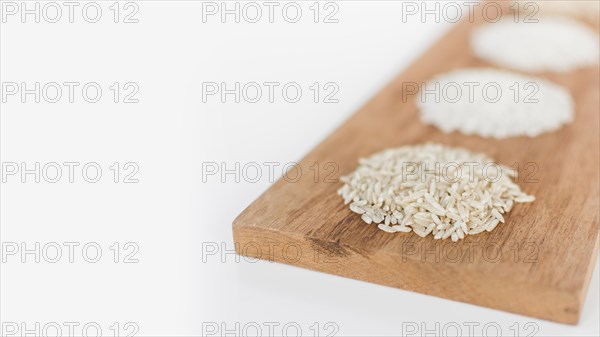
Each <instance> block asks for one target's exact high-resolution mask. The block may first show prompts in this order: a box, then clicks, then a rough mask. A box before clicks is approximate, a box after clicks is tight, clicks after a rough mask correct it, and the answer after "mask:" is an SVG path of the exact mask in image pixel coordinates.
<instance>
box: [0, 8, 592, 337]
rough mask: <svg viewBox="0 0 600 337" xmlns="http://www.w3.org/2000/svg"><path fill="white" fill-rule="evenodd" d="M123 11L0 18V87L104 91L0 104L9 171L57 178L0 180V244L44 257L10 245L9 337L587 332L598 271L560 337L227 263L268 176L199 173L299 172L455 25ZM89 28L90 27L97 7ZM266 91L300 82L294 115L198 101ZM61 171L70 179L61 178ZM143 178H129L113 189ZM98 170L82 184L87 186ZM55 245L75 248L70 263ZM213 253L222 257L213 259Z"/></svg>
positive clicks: (548, 326)
mask: <svg viewBox="0 0 600 337" xmlns="http://www.w3.org/2000/svg"><path fill="white" fill-rule="evenodd" d="M3 3H6V2H5V1H3ZM134 3H135V5H137V6H138V7H139V11H138V12H137V13H136V14H135V15H134V16H133V17H132V18H134V19H137V20H138V21H139V22H137V23H124V22H123V21H124V20H125V18H124V16H125V15H126V14H128V13H131V12H132V10H133V8H134V7H128V8H125V7H124V4H123V3H121V4H120V5H119V8H120V15H119V17H118V18H117V21H119V22H118V23H114V22H113V21H114V18H115V17H114V15H115V11H114V10H111V9H110V8H109V6H111V5H112V4H113V2H112V1H110V2H99V4H100V6H101V8H102V10H103V11H102V16H101V17H100V20H99V21H98V22H97V23H88V22H86V21H85V20H84V18H83V16H82V14H81V8H82V6H83V5H85V2H81V3H78V4H79V7H76V9H75V12H74V17H73V18H74V21H75V22H73V23H71V22H69V18H68V8H67V7H64V6H62V9H63V17H62V19H61V20H60V21H59V22H58V23H54V24H52V23H48V22H45V20H44V17H42V18H41V20H40V21H41V22H40V23H36V22H35V18H34V17H33V16H28V17H26V22H25V23H23V22H21V18H20V16H19V14H20V13H19V14H17V15H14V16H8V17H6V18H3V19H6V20H3V22H2V24H1V26H0V30H1V34H0V42H1V45H0V49H1V52H0V63H1V69H0V70H1V71H0V76H1V81H2V82H3V83H5V82H15V83H21V82H26V83H27V84H28V86H29V87H30V88H31V87H33V85H34V84H35V82H40V83H41V85H42V86H43V85H44V84H46V83H49V82H57V83H63V82H79V83H81V86H83V84H85V83H88V82H96V83H98V84H99V85H100V86H101V88H102V90H103V92H102V96H101V99H100V100H99V101H98V102H97V103H88V102H86V101H85V100H84V98H83V96H82V95H81V90H80V89H81V86H79V87H78V88H76V89H75V95H74V100H75V102H73V103H70V102H69V101H68V96H67V94H68V93H67V91H66V90H67V89H66V87H63V89H64V90H63V97H62V99H61V100H60V101H59V102H58V103H48V102H46V101H45V100H44V98H43V97H42V98H41V101H40V103H36V102H34V97H33V95H28V96H26V99H25V101H24V102H23V101H22V99H21V97H20V96H19V94H17V95H13V96H7V99H6V102H4V103H2V106H1V161H2V162H3V164H5V165H6V163H17V164H18V165H20V164H21V163H26V165H27V168H28V169H32V168H34V165H35V163H36V162H39V163H40V165H41V167H43V166H44V165H46V164H48V163H58V164H59V165H61V166H62V168H63V170H62V174H63V175H62V177H61V178H60V179H59V181H58V182H56V183H51V182H50V181H49V179H52V178H53V177H54V176H55V173H53V172H54V171H52V170H49V171H48V172H47V173H48V176H41V177H40V182H39V183H36V182H35V178H36V177H35V175H34V174H29V175H26V176H25V182H23V181H22V178H21V176H20V174H19V173H20V172H19V173H18V174H16V175H10V176H7V177H6V181H5V182H3V183H2V185H1V187H2V191H1V213H0V215H1V219H0V220H1V232H0V234H1V240H2V243H3V245H4V246H3V248H4V249H7V248H8V247H9V246H10V245H11V243H16V244H18V245H19V244H21V243H25V247H26V248H28V249H33V248H35V244H36V242H39V243H40V247H41V248H40V250H42V252H41V253H39V254H38V255H39V257H40V262H39V263H36V262H35V257H36V256H35V254H33V253H31V254H26V255H25V256H24V257H23V256H22V254H21V253H22V252H21V251H19V252H18V253H17V254H16V255H9V254H7V253H6V252H4V250H3V259H4V260H5V261H3V263H2V265H1V277H0V281H1V287H0V290H1V293H0V295H1V307H0V309H1V320H2V322H4V324H5V326H4V328H7V325H6V324H7V322H8V324H9V325H10V326H13V324H17V325H19V329H21V328H22V326H21V323H25V324H26V326H25V327H26V328H28V329H33V328H35V323H36V322H39V324H40V329H42V328H44V326H45V327H47V328H48V329H49V330H48V331H54V330H53V329H51V326H52V324H49V323H50V322H56V323H57V324H59V325H61V326H62V335H63V336H67V335H68V333H69V331H68V328H67V327H66V325H65V324H69V323H67V322H74V324H78V326H76V327H75V328H74V331H75V333H76V334H78V335H80V334H82V328H83V326H84V325H86V324H88V327H90V326H92V327H91V328H89V330H88V333H89V334H90V335H94V329H93V326H95V325H94V324H95V323H97V325H98V326H100V327H101V329H102V333H103V335H106V336H113V335H114V334H115V333H118V335H121V336H124V335H126V333H127V332H131V331H133V330H134V328H135V327H137V328H139V331H138V332H137V336H197V335H201V334H202V333H203V332H205V333H206V332H208V330H207V329H209V328H210V327H214V326H215V325H216V326H218V327H219V331H217V332H216V334H217V335H224V333H225V332H226V331H223V328H226V329H228V330H233V332H235V329H236V324H239V330H238V331H237V333H238V334H239V333H243V332H244V330H243V328H244V327H246V328H247V330H245V331H247V332H248V333H249V334H254V333H255V329H254V328H252V327H253V326H254V325H256V324H257V325H259V326H261V329H262V334H263V335H268V334H269V329H268V327H267V325H268V324H269V323H268V322H274V324H276V326H275V327H274V332H275V333H276V334H277V335H281V334H285V331H284V330H283V326H284V325H286V324H288V325H287V326H288V327H289V329H288V330H287V332H288V334H289V335H292V336H293V335H295V330H294V327H300V328H301V329H302V332H303V334H304V335H307V336H313V335H315V334H317V335H321V336H325V335H327V333H328V332H332V331H334V328H336V329H337V330H336V331H337V334H336V335H337V336H349V335H369V336H372V335H400V334H402V333H403V331H404V332H406V331H407V330H406V329H408V328H409V325H410V326H413V324H416V326H417V327H418V331H417V333H416V335H418V336H421V335H425V333H426V332H427V331H425V330H428V331H429V334H430V335H432V334H436V331H437V334H440V333H441V334H443V333H446V332H447V334H449V335H454V334H455V331H456V330H455V328H454V327H455V326H456V325H458V326H459V327H460V328H461V332H462V334H463V335H465V336H468V335H469V328H468V325H469V324H470V323H469V322H475V324H476V325H475V327H474V328H473V329H474V330H473V331H474V332H475V334H476V335H481V334H485V331H483V329H482V327H483V326H484V325H485V324H488V326H490V328H489V330H487V332H488V334H489V335H491V336H494V335H496V332H495V329H494V326H496V327H499V328H500V329H501V330H502V334H503V335H506V336H513V335H515V334H517V335H521V336H526V335H527V334H528V332H532V331H533V327H537V333H536V335H537V336H554V335H556V336H558V335H563V336H566V335H569V336H571V335H572V336H575V335H577V336H593V335H596V336H597V335H599V334H600V331H599V330H600V328H599V326H598V317H599V315H600V313H599V310H598V307H599V303H598V302H599V280H598V267H596V269H595V272H594V274H593V279H592V282H591V285H590V289H589V292H588V295H587V299H586V301H585V305H584V308H583V312H582V314H581V321H580V323H579V324H578V325H576V326H568V325H562V324H556V323H551V322H547V321H542V320H536V319H533V318H528V317H524V316H519V315H514V314H509V313H505V312H501V311H496V310H492V309H487V308H482V307H477V306H473V305H468V304H463V303H458V302H453V301H448V300H443V299H439V298H435V297H431V296H426V295H421V294H417V293H413V292H408V291H402V290H398V289H393V288H387V287H383V286H379V285H374V284H369V283H365V282H359V281H355V280H349V279H344V278H340V277H336V276H331V275H327V274H322V273H317V272H313V271H308V270H303V269H299V268H294V267H291V266H287V265H282V264H277V263H270V262H265V261H259V262H255V261H249V260H246V259H244V258H239V257H236V256H235V255H234V254H232V253H231V251H232V250H233V243H232V231H231V223H232V220H233V219H234V218H235V217H236V216H237V215H238V214H239V213H240V212H241V211H242V210H243V209H244V208H245V207H246V206H247V205H248V204H249V203H250V202H251V201H252V200H254V199H255V198H256V197H258V196H259V195H260V194H261V193H262V192H263V191H264V190H265V189H266V188H267V187H268V186H269V185H270V184H271V183H272V181H270V180H271V179H269V176H268V168H267V167H264V166H263V172H262V177H261V178H260V179H258V181H257V182H254V183H252V182H249V181H248V179H244V177H241V179H240V181H239V182H236V181H235V180H236V179H235V178H236V177H235V175H234V174H230V175H227V176H225V179H224V181H222V178H221V177H220V176H219V175H214V176H209V177H206V182H203V181H202V180H203V179H202V178H203V177H202V172H203V171H202V168H203V163H205V164H204V165H206V163H217V164H220V163H225V164H226V165H227V168H229V169H234V168H235V163H240V165H241V166H242V167H243V165H245V164H247V163H252V162H255V163H259V164H262V163H264V162H276V163H279V164H280V166H279V167H278V168H276V170H275V174H276V175H277V176H280V175H281V167H282V166H281V165H284V164H286V163H290V162H294V161H297V160H299V159H300V158H301V157H302V156H303V155H304V154H306V153H307V152H308V151H309V150H310V149H311V148H313V147H314V146H315V145H316V144H318V143H319V142H320V141H321V140H322V139H323V138H324V137H326V136H327V135H328V134H329V133H330V132H331V131H332V130H334V129H335V128H336V127H337V126H339V125H340V123H341V122H342V121H344V120H345V119H346V118H348V117H349V116H350V115H351V114H352V113H353V112H354V111H356V110H357V109H358V108H359V107H360V106H361V105H362V104H364V103H365V102H366V100H368V99H369V98H370V97H371V96H372V95H374V94H375V93H376V92H377V91H378V90H380V89H381V88H382V87H383V86H385V85H386V83H387V82H388V81H389V80H391V78H393V77H394V76H395V75H396V74H397V73H399V72H400V71H402V70H403V69H404V68H405V67H407V66H408V65H409V64H410V63H411V62H412V61H413V60H414V59H415V58H417V57H418V56H419V55H420V54H421V53H422V52H423V51H424V50H425V49H426V48H427V47H428V46H430V45H431V44H432V43H433V42H434V41H435V40H436V39H438V38H439V37H440V36H442V34H443V33H444V32H445V31H446V30H447V29H449V28H450V27H451V24H449V23H448V22H443V20H442V22H440V23H436V22H435V20H434V19H429V20H426V22H420V20H419V19H418V18H413V19H411V20H408V22H405V23H403V22H402V5H401V3H400V2H391V1H390V2H387V1H379V2H362V1H352V2H350V1H343V2H341V1H338V2H335V4H336V5H337V6H338V7H339V11H338V12H337V13H336V14H335V16H334V17H333V18H335V19H337V20H339V22H338V23H324V22H323V21H324V16H325V15H326V14H327V13H330V12H331V11H332V8H331V7H330V8H329V9H328V10H325V8H324V4H323V3H322V4H321V5H320V9H321V13H320V17H319V18H318V20H317V21H319V22H318V23H314V19H315V17H314V15H315V12H314V11H313V10H311V9H310V8H309V7H310V6H311V5H312V3H313V2H312V1H311V2H302V3H300V4H301V8H302V10H303V12H302V17H301V18H300V20H299V21H298V22H297V23H293V24H292V23H287V22H286V21H285V20H284V19H283V16H282V14H281V10H278V9H276V10H275V14H274V21H275V22H274V23H270V22H269V20H268V16H267V13H266V12H265V13H263V18H262V19H261V21H260V22H259V23H256V24H250V23H247V22H244V19H243V18H242V19H241V22H240V23H236V22H235V20H234V19H233V16H230V17H227V18H226V21H227V22H226V23H222V22H221V19H220V17H219V16H218V15H217V16H210V17H207V18H206V20H204V21H206V22H203V17H202V3H201V2H192V1H170V2H167V1H156V2H154V1H153V2H150V1H137V2H134ZM59 4H61V3H60V2H59ZM279 4H280V6H279V7H278V8H281V6H282V5H284V4H285V3H279ZM41 5H42V6H43V5H44V3H43V2H42V3H41ZM242 5H243V3H242ZM262 8H263V9H264V10H267V7H262ZM290 13H291V12H290ZM4 14H6V13H4ZM89 14H90V16H92V17H93V11H92V10H90V12H89ZM51 17H54V14H52V15H51ZM130 19H131V18H130ZM269 81H272V82H280V83H281V84H282V85H283V84H285V83H288V82H296V83H298V84H299V85H300V86H301V88H302V89H303V94H302V97H301V99H300V101H299V102H297V103H287V102H285V100H284V99H283V97H282V95H281V93H280V92H279V93H278V91H277V90H276V93H275V96H274V99H275V102H274V103H270V102H269V101H268V97H266V92H263V98H262V99H261V100H260V102H258V103H254V104H253V103H247V102H244V99H243V98H242V99H241V102H240V103H235V102H234V99H233V96H232V95H230V96H227V97H226V98H227V101H226V102H225V103H222V102H221V99H220V98H219V97H218V96H210V97H207V102H206V103H204V102H203V101H202V90H203V86H202V83H203V82H217V83H220V82H227V83H228V84H229V85H230V86H233V83H235V82H240V83H241V84H242V85H243V84H244V83H248V82H257V83H263V82H269ZM114 82H119V83H120V86H121V90H122V91H121V97H119V103H115V102H113V99H114V96H113V94H114V91H113V90H111V89H110V88H109V87H110V86H111V85H112V84H113V83H114ZM127 82H134V83H135V84H136V85H137V86H138V87H139V92H137V94H136V95H135V98H136V99H138V100H139V102H138V103H129V104H127V103H123V102H122V101H123V95H124V94H125V93H129V92H131V90H124V89H123V85H124V84H125V83H127ZM314 82H319V83H320V84H321V86H323V85H324V84H325V83H327V82H334V83H335V84H336V85H337V86H338V87H339V92H337V94H336V95H335V98H336V99H338V100H339V102H338V103H323V102H322V99H323V97H322V96H321V97H320V102H319V103H315V102H314V101H313V99H314V97H313V91H311V89H309V87H310V86H311V85H312V84H313V83H314ZM279 88H281V87H279ZM327 92H330V91H325V90H322V91H321V94H322V95H323V94H325V93H327ZM91 96H93V95H91ZM64 162H76V163H78V164H79V165H80V166H78V167H76V168H75V175H74V176H73V182H69V177H68V169H67V167H66V166H63V163H64ZM115 162H118V163H119V164H118V165H119V167H120V169H119V171H120V176H119V177H118V179H117V181H118V182H116V183H115V182H114V179H115V176H114V174H115V169H114V168H115V167H114V166H113V169H111V168H110V167H111V165H113V164H114V163H115ZM129 162H131V163H133V164H131V165H130V166H128V167H127V168H125V167H124V166H125V163H129ZM86 163H97V164H98V165H99V166H100V167H101V169H102V176H101V177H100V179H99V181H98V182H97V183H91V182H87V181H86V180H85V179H84V177H83V175H82V172H81V168H82V167H83V166H84V165H85V164H86ZM8 165H10V164H8ZM136 166H137V167H138V168H139V171H138V172H137V173H136V174H135V175H134V176H133V178H134V179H137V180H138V182H137V183H125V182H124V180H125V177H124V176H125V174H127V173H130V172H132V170H133V167H136ZM5 173H6V172H5ZM238 173H239V172H238ZM94 175H95V174H94V171H93V170H90V171H88V176H86V177H87V178H90V176H91V178H94ZM252 176H254V174H252ZM52 242H56V243H58V244H59V245H61V246H62V256H61V257H60V259H59V261H58V262H56V263H50V261H48V260H51V259H53V258H54V256H55V255H56V253H55V251H54V250H52V249H53V248H52V247H50V246H49V245H48V244H49V243H52ZM65 242H73V243H74V244H78V245H79V246H77V247H75V248H74V253H75V254H74V256H73V262H72V263H71V262H69V257H68V253H69V251H68V248H67V247H66V246H64V243H65ZM115 242H118V243H119V248H118V249H116V248H115V246H113V245H114V243H115ZM90 243H92V244H94V245H98V246H99V247H100V248H101V249H102V256H101V257H100V258H99V261H98V262H96V263H91V262H89V261H87V260H86V259H85V258H87V259H90V257H91V258H93V257H94V256H95V253H94V250H93V249H90V250H88V251H87V255H85V256H84V254H83V253H82V247H83V246H84V245H86V244H88V245H89V244H90ZM127 243H130V244H129V245H127V246H126V244H127ZM44 245H46V246H47V247H48V250H46V252H45V253H44V251H43V249H42V248H43V247H44ZM111 246H112V247H113V249H111V248H110V247H111ZM214 247H218V251H217V252H215V254H214V255H213V254H207V250H208V249H211V248H214ZM20 248H21V247H20ZM20 248H19V249H20ZM136 248H137V250H136ZM115 251H118V252H119V253H120V254H119V257H118V262H115V261H114V258H115ZM130 253H134V254H133V255H132V256H130V258H129V259H127V260H128V261H129V262H132V261H135V260H137V261H138V262H137V263H124V260H126V255H128V254H130ZM221 253H223V254H221ZM22 258H24V259H25V262H23V261H21V260H22ZM92 322H95V323H92ZM115 322H118V323H119V327H118V328H116V326H115V325H114V323H115ZM128 322H132V324H130V325H127V326H126V325H125V324H126V323H128ZM328 322H331V323H332V324H330V325H326V324H327V323H328ZM529 322H532V323H533V325H527V324H528V323H529ZM315 323H317V324H318V326H316V325H315ZM436 324H439V326H438V325H436ZM111 326H112V328H111ZM444 328H446V329H447V330H444ZM3 332H4V333H6V332H7V331H6V330H4V331H3ZM21 333H23V331H21V330H20V331H19V332H18V333H17V335H21ZM52 333H54V332H52ZM229 333H232V332H231V331H230V332H229Z"/></svg>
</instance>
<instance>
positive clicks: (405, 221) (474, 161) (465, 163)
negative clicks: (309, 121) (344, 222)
mask: <svg viewBox="0 0 600 337" xmlns="http://www.w3.org/2000/svg"><path fill="white" fill-rule="evenodd" d="M513 177H514V172H513V171H512V170H511V169H509V168H507V167H504V166H501V165H498V164H495V163H494V162H493V161H492V160H491V159H490V158H488V157H487V156H485V155H484V154H478V153H473V152H470V151H468V150H466V149H462V148H453V147H447V146H443V145H439V144H424V145H415V146H403V147H399V148H395V149H388V150H385V151H382V152H379V153H376V154H374V155H372V156H371V157H369V158H364V159H360V161H359V166H358V168H357V169H356V170H355V171H354V172H353V173H351V174H350V175H347V176H344V177H342V178H340V181H341V182H342V183H344V186H343V187H342V188H340V189H339V191H338V194H339V195H341V196H342V197H343V198H344V203H345V204H349V205H350V206H349V207H350V210H351V211H352V212H354V213H357V214H360V215H361V218H362V220H363V221H364V222H366V223H367V224H371V223H376V224H379V228H380V229H381V230H384V231H386V232H389V233H394V232H406V233H408V232H411V231H414V232H415V233H416V234H417V235H419V236H421V237H425V236H427V235H429V234H431V235H433V236H434V238H435V239H447V238H451V239H452V240H453V241H458V240H459V239H463V238H464V237H465V236H466V235H474V234H478V233H481V232H483V231H488V232H489V231H492V230H493V229H494V228H495V227H496V226H497V225H498V224H499V223H504V221H505V219H504V215H505V214H506V213H508V212H510V210H511V209H512V207H513V204H514V203H519V202H532V201H534V199H535V198H534V197H533V196H530V195H527V194H525V193H524V192H522V191H521V189H520V188H519V186H518V185H517V184H515V183H514V182H513V180H512V178H513Z"/></svg>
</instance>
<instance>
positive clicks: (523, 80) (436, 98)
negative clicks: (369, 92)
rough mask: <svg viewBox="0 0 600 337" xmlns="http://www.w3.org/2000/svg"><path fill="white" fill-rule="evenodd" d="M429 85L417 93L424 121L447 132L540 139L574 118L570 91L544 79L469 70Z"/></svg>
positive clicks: (431, 82) (457, 72)
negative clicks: (539, 136)
mask: <svg viewBox="0 0 600 337" xmlns="http://www.w3.org/2000/svg"><path fill="white" fill-rule="evenodd" d="M424 85H425V88H422V89H421V90H420V94H419V96H418V97H417V105H418V106H419V109H420V112H421V120H422V121H423V122H424V123H426V124H432V125H435V126H436V127H438V128H439V129H441V130H442V131H444V132H453V131H460V132H462V133H463V134H466V135H479V136H482V137H492V138H506V137H515V136H529V137H535V136H538V135H540V134H542V133H544V132H550V131H554V130H557V129H559V128H560V127H561V126H562V125H563V124H566V123H570V122H571V121H572V120H573V114H574V103H573V99H572V97H571V95H570V94H569V92H568V91H567V90H565V89H564V88H562V87H561V86H559V85H557V84H554V83H551V82H549V81H546V80H544V79H541V78H536V77H531V76H524V75H520V74H516V73H513V72H508V71H501V70H494V69H491V68H466V69H459V70H456V71H453V72H450V73H446V74H442V75H438V76H436V77H435V78H433V79H432V80H430V81H429V82H427V83H425V84H424ZM436 88H437V89H436ZM434 93H435V94H434Z"/></svg>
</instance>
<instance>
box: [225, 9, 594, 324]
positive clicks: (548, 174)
mask: <svg viewBox="0 0 600 337" xmlns="http://www.w3.org/2000/svg"><path fill="white" fill-rule="evenodd" d="M478 24H487V23H484V22H482V20H481V19H480V18H477V19H476V20H475V22H473V23H470V22H467V21H464V22H462V23H459V24H457V25H456V27H454V28H453V30H451V31H450V33H449V34H447V36H445V37H444V38H443V39H441V40H440V41H439V42H437V44H435V45H434V46H433V47H432V48H431V49H430V50H429V51H428V52H426V53H425V54H424V55H423V56H422V57H421V58H420V59H419V60H418V61H416V62H415V63H414V64H413V65H412V66H411V67H409V68H408V69H407V70H406V71H405V72H404V73H402V74H401V75H399V76H398V77H397V78H396V79H394V80H393V81H392V83H390V84H389V85H388V86H387V87H386V88H384V89H383V90H382V91H381V92H380V93H379V94H377V95H376V96H375V97H374V98H373V99H371V100H370V101H369V102H368V103H367V104H366V105H365V106H364V107H363V108H361V109H360V110H359V111H358V112H357V113H356V114H354V115H353V116H352V117H351V118H350V119H349V120H348V121H346V122H345V123H344V124H343V125H342V126H341V127H340V128H338V129H337V130H336V131H335V132H333V133H332V134H331V135H330V136H329V137H328V138H327V139H326V140H325V141H323V142H322V143H321V144H320V145H319V146H317V147H316V148H315V149H314V150H312V151H311V152H310V153H309V154H308V155H307V156H306V157H305V158H304V159H303V160H302V161H301V162H300V163H299V166H298V167H299V168H297V169H295V170H294V169H292V170H291V171H290V172H289V174H288V175H287V177H286V179H281V180H279V181H278V182H276V183H275V184H274V185H273V186H272V187H271V188H269V190H268V191H266V192H265V193H264V194H263V195H261V196H260V197H259V198H258V199H257V200H256V201H254V202H253V203H252V204H251V205H250V206H249V207H248V208H247V209H246V210H244V211H243V212H242V214H240V215H239V216H238V218H237V219H235V221H234V223H233V236H234V241H235V243H236V249H237V252H238V254H241V255H246V256H251V257H257V258H262V259H269V260H274V261H278V262H283V263H288V264H292V265H296V266H300V267H304V268H308V269H313V270H318V271H322V272H326V273H330V274H336V275H340V276H344V277H349V278H353V279H359V280H364V281H368V282H373V283H378V284H382V285H386V286H391V287H397V288H401V289H406V290H412V291H416V292H420V293H424V294H430V295H434V296H439V297H443V298H447V299H452V300H457V301H462V302H468V303H473V304H478V305H481V306H486V307H491V308H496V309H501V310H506V311H510V312H514V313H520V314H524V315H528V316H533V317H537V318H543V319H548V320H552V321H557V322H563V323H571V324H575V323H577V321H578V319H579V315H580V312H581V308H582V305H583V301H584V298H585V294H586V292H587V288H588V284H589V281H590V278H591V274H592V271H593V268H594V266H595V260H596V257H597V253H598V241H599V240H598V239H599V236H598V219H599V216H598V211H599V172H600V171H599V163H598V161H599V159H598V158H599V154H600V147H599V135H600V132H599V129H600V124H599V123H600V119H599V115H600V72H599V69H598V67H593V68H586V69H581V70H578V71H574V72H571V73H568V74H538V76H540V77H543V78H546V79H549V80H551V81H554V82H556V83H559V84H561V85H563V86H564V87H566V88H568V90H569V91H570V92H571V94H572V95H573V98H574V100H575V102H576V117H575V121H574V122H573V123H572V124H570V125H568V126H566V127H563V128H562V129H560V130H559V131H556V132H552V133H549V134H544V135H542V136H539V137H536V138H526V137H518V138H510V139H505V140H494V139H483V138H480V137H476V136H464V135H462V134H459V133H452V134H444V133H442V132H440V131H438V130H437V129H436V128H434V127H431V126H426V125H424V124H422V123H421V122H420V120H419V117H418V110H417V107H416V105H415V100H416V99H417V98H418V97H419V96H418V95H407V92H406V90H404V91H403V84H404V83H411V82H415V83H422V82H424V81H427V80H428V79H431V78H432V77H433V76H434V75H436V74H440V73H444V72H447V71H450V70H453V69H457V68H463V67H473V66H491V65H489V64H486V63H485V62H483V61H481V60H478V59H477V58H476V57H475V56H474V55H473V54H472V52H471V50H470V48H469V43H468V40H469V39H468V38H469V34H470V32H471V31H472V29H473V27H475V26H476V25H478ZM594 27H595V26H594ZM595 29H597V27H595ZM499 43H501V42H499ZM404 87H405V86H404ZM405 88H406V87H405ZM403 94H404V99H403ZM403 101H405V102H403ZM423 142H438V143H442V144H445V145H449V146H461V147H465V148H467V149H470V150H472V151H478V152H484V153H486V154H488V155H489V156H491V157H492V158H494V159H495V160H496V161H497V162H498V163H501V164H505V165H507V166H512V165H513V164H514V163H518V165H519V167H518V171H519V174H520V177H519V181H518V183H519V185H520V186H521V188H522V189H523V190H524V191H525V192H527V193H529V194H533V195H535V196H536V198H537V200H536V201H535V202H534V203H531V204H517V205H516V206H515V207H514V208H513V210H512V211H511V212H510V213H509V214H508V216H507V219H506V224H504V225H500V226H498V227H496V229H495V230H494V231H493V232H491V233H488V232H484V233H482V234H479V235H475V236H467V237H466V238H465V239H464V240H461V241H459V242H457V243H455V242H452V241H450V240H444V241H441V240H434V239H433V237H432V236H428V237H426V238H421V237H419V236H417V235H416V234H413V233H408V234H406V233H395V234H389V233H385V232H383V231H381V230H379V229H378V228H377V226H376V225H373V224H372V225H367V224H365V223H364V222H363V221H362V220H361V219H360V216H359V215H357V214H354V213H352V212H351V211H350V210H349V209H348V206H346V205H344V204H343V201H342V198H341V197H340V196H338V195H337V194H336V191H337V189H338V188H340V187H341V184H340V183H339V182H338V181H337V179H338V178H339V177H340V176H341V175H345V174H348V173H349V172H351V171H353V170H354V169H355V168H356V166H357V161H358V159H359V158H360V157H365V156H368V155H370V154H372V153H375V152H378V151H381V150H383V149H385V148H389V147H397V146H402V145H407V144H417V143H423ZM513 167H514V168H516V166H513ZM300 172H301V174H300V175H299V177H297V176H296V175H297V173H300Z"/></svg>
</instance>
